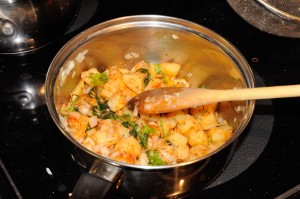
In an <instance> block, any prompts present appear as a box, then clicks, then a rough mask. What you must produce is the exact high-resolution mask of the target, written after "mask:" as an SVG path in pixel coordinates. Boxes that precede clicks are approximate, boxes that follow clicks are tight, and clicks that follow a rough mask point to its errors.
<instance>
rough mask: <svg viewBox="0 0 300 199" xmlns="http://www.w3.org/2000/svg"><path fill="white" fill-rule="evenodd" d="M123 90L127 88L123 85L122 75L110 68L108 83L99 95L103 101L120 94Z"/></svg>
mask: <svg viewBox="0 0 300 199" xmlns="http://www.w3.org/2000/svg"><path fill="white" fill-rule="evenodd" d="M124 88H127V86H126V85H125V83H124V80H123V75H122V73H121V72H120V71H119V70H118V69H117V68H114V67H111V68H110V73H109V76H108V81H107V83H105V84H104V86H103V89H101V91H100V93H99V94H100V97H102V98H104V99H110V98H111V97H112V96H113V95H114V94H115V93H118V92H121V91H122V90H123V89H124Z"/></svg>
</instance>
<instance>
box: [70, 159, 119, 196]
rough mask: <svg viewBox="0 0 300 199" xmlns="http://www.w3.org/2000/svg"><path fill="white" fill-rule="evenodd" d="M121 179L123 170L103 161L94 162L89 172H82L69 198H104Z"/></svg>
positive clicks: (114, 188) (111, 192)
mask: <svg viewBox="0 0 300 199" xmlns="http://www.w3.org/2000/svg"><path fill="white" fill-rule="evenodd" d="M122 181H123V170H122V169H121V168H119V167H117V166H114V165H110V164H107V163H104V162H98V161H96V162H94V164H93V166H92V168H91V169H90V171H89V173H82V174H81V176H80V178H79V180H78V181H77V183H76V185H75V187H74V189H73V191H72V194H71V195H70V197H69V198H70V199H81V198H89V199H100V198H102V199H106V198H111V195H112V194H113V193H114V191H115V190H116V189H117V188H118V187H119V186H120V184H121V183H122Z"/></svg>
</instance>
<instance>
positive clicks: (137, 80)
mask: <svg viewBox="0 0 300 199" xmlns="http://www.w3.org/2000/svg"><path fill="white" fill-rule="evenodd" d="M144 77H145V75H144V74H142V73H134V74H124V75H123V79H124V82H125V84H126V86H127V87H128V88H130V89H131V90H132V91H133V92H135V93H136V94H139V93H141V92H142V91H143V89H144Z"/></svg>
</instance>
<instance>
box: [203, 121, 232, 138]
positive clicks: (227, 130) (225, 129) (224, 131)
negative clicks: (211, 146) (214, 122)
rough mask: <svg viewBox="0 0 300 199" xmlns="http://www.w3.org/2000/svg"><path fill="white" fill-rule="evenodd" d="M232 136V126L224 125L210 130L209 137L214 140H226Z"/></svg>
mask: <svg viewBox="0 0 300 199" xmlns="http://www.w3.org/2000/svg"><path fill="white" fill-rule="evenodd" d="M231 136H232V127H231V126H229V125H222V126H218V127H214V128H212V129H210V130H209V131H208V137H209V139H210V140H211V141H212V142H226V141H227V140H228V139H230V138H231Z"/></svg>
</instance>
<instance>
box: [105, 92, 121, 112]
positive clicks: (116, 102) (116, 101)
mask: <svg viewBox="0 0 300 199" xmlns="http://www.w3.org/2000/svg"><path fill="white" fill-rule="evenodd" d="M107 105H108V106H109V108H110V109H111V110H112V111H114V112H116V111H118V110H120V109H122V108H123V107H124V106H126V99H125V97H124V96H123V95H120V94H117V93H116V94H114V95H113V96H112V97H111V98H110V99H109V100H108V102H107Z"/></svg>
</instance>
